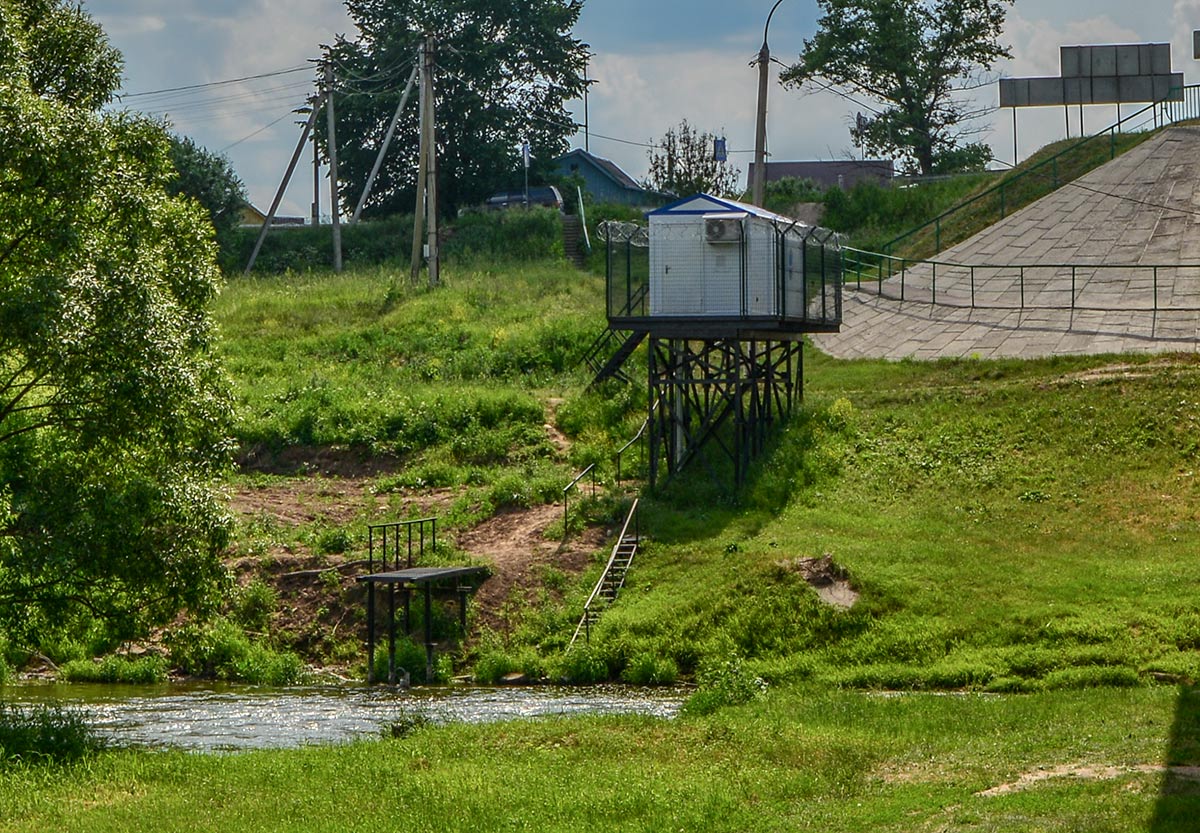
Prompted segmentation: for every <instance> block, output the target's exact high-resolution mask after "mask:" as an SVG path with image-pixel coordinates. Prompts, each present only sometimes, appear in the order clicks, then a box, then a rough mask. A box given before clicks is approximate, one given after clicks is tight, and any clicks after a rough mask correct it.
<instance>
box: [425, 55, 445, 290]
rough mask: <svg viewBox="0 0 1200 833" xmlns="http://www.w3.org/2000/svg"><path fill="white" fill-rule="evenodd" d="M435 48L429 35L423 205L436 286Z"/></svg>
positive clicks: (438, 267) (438, 258) (432, 283)
mask: <svg viewBox="0 0 1200 833" xmlns="http://www.w3.org/2000/svg"><path fill="white" fill-rule="evenodd" d="M436 46H437V41H436V39H435V38H434V36H433V35H430V36H429V37H428V39H427V40H426V47H425V74H426V79H425V107H426V109H427V110H428V119H427V120H426V123H425V129H426V130H427V131H428V132H429V144H428V145H427V146H426V153H427V155H426V157H425V163H426V165H428V167H429V172H428V173H427V174H426V180H425V187H426V189H427V190H426V192H425V205H426V206H427V207H428V211H429V216H428V218H427V225H428V227H429V285H430V286H437V285H438V284H439V283H441V252H440V251H439V247H438V199H437V197H438V186H437V168H438V164H437V163H438V158H437V118H436V117H435V112H434V111H435V105H436V102H435V100H434V95H433V53H434V49H435V48H436Z"/></svg>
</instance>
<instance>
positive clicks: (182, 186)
mask: <svg viewBox="0 0 1200 833" xmlns="http://www.w3.org/2000/svg"><path fill="white" fill-rule="evenodd" d="M169 139H170V156H171V165H172V167H174V169H175V176H174V177H172V178H171V179H170V180H169V181H168V182H167V186H166V187H167V193H168V194H170V195H171V196H173V197H183V198H185V199H191V200H195V201H196V202H197V203H199V204H200V207H201V208H203V209H204V211H205V212H206V213H207V214H208V219H209V222H211V223H212V226H213V228H214V229H215V230H216V240H217V246H218V247H219V248H220V249H221V250H222V251H225V250H226V249H227V248H228V247H229V245H230V243H231V242H232V236H233V234H234V231H235V229H237V227H238V223H240V222H241V219H242V217H241V214H242V208H243V207H244V206H245V205H246V187H245V185H243V184H242V181H241V179H239V178H238V175H237V173H236V172H235V171H234V170H233V166H232V165H231V164H230V162H229V159H227V158H226V157H224V156H222V155H221V154H219V153H213V152H212V151H209V150H205V149H204V148H202V147H200V146H199V145H197V144H196V143H195V142H194V141H192V140H191V139H190V138H188V137H186V136H176V135H171V136H170V137H169Z"/></svg>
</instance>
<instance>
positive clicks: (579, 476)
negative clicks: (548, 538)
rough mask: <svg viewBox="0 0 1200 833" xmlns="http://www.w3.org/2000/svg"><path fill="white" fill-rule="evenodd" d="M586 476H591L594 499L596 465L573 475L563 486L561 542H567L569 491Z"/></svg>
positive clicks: (593, 464)
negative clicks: (572, 478) (573, 477)
mask: <svg viewBox="0 0 1200 833" xmlns="http://www.w3.org/2000/svg"><path fill="white" fill-rule="evenodd" d="M588 474H591V475H592V497H593V498H594V497H595V496H596V464H595V463H592V464H591V465H590V466H588V467H587V468H586V469H584V470H583V471H581V472H580V473H579V474H577V475H575V479H574V480H572V481H571V482H570V483H568V484H567V485H566V486H563V490H562V491H563V540H564V541H565V540H567V536H568V535H569V534H570V533H569V532H568V530H569V527H568V525H567V520H568V513H567V509H568V504H569V502H570V495H571V489H572V488H574V487H575V486H577V485H578V484H579V481H580V480H583V478H585V477H587V475H588Z"/></svg>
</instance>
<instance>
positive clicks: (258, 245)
mask: <svg viewBox="0 0 1200 833" xmlns="http://www.w3.org/2000/svg"><path fill="white" fill-rule="evenodd" d="M320 109H321V108H320V97H318V100H317V101H314V102H313V109H312V112H311V113H309V114H308V121H306V122H305V123H304V132H303V133H301V134H300V141H299V142H297V143H296V151H295V153H293V154H292V161H291V162H289V163H288V168H287V173H285V174H284V175H283V181H282V182H280V183H279V190H278V191H276V192H275V199H274V200H272V201H271V210H270V211H268V212H267V217H266V219H265V220H263V224H262V229H260V230H259V232H258V240H256V241H255V243H254V251H253V252H251V253H250V262H249V263H247V264H246V272H245V274H246V275H249V274H250V270H251V269H253V268H254V261H256V260H258V253H259V251H260V250H261V249H262V244H263V241H264V240H266V238H267V231H268V230H269V229H270V228H271V223H272V222H273V221H274V220H275V212H276V211H278V210H279V203H280V202H281V201H282V200H283V194H284V192H285V191H287V187H288V183H289V182H291V181H292V174H293V173H295V172H296V163H297V162H299V161H300V154H301V153H303V152H304V143H305V142H307V141H308V134H309V131H311V130H312V129H313V125H314V124H316V121H317V112H318V111H319V110H320Z"/></svg>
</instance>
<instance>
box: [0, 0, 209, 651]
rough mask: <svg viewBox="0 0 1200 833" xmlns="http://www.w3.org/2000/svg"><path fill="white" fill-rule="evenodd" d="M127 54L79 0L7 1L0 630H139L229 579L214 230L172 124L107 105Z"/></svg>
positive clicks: (2, 103) (2, 119) (2, 50)
mask: <svg viewBox="0 0 1200 833" xmlns="http://www.w3.org/2000/svg"><path fill="white" fill-rule="evenodd" d="M120 66H121V64H120V55H119V53H117V52H116V51H115V50H113V49H112V48H111V47H110V46H109V44H108V42H107V39H106V38H105V36H104V34H103V32H102V31H101V30H100V28H99V27H97V26H96V25H95V24H94V23H93V22H92V21H91V20H90V19H88V18H87V16H86V15H85V14H83V13H82V12H80V10H79V9H78V8H76V7H75V6H74V5H72V4H70V3H69V2H64V1H63V0H4V2H0V628H6V629H7V630H9V632H10V633H11V634H13V635H14V636H19V637H21V638H24V639H28V640H31V641H35V642H36V640H37V638H38V636H39V634H41V633H45V632H46V631H47V630H48V629H49V628H51V627H54V626H59V625H61V624H62V622H64V621H65V620H71V619H72V618H74V617H85V618H87V619H91V620H96V621H100V622H103V623H105V624H106V625H107V627H108V628H109V634H110V635H111V636H112V637H113V638H121V639H128V638H132V637H135V636H137V635H139V634H141V633H143V632H144V631H145V629H146V628H147V627H149V626H151V625H154V624H163V623H166V622H169V621H170V620H171V619H172V618H173V617H174V616H175V615H176V613H177V612H178V611H179V610H180V609H182V608H183V607H186V606H191V607H197V608H199V607H203V606H204V605H206V604H207V603H208V602H209V601H210V600H211V599H212V597H213V595H214V591H215V590H216V589H217V588H218V587H219V584H220V581H221V580H222V578H223V570H222V568H221V566H220V562H219V559H218V557H217V556H218V554H219V551H220V549H221V548H222V547H223V545H224V543H225V538H226V523H225V514H224V510H223V509H222V508H221V505H220V503H219V501H218V499H217V495H216V494H215V492H214V491H213V489H212V488H210V485H209V484H210V483H211V482H212V478H213V476H214V475H215V474H217V473H218V472H219V471H220V470H221V469H222V468H223V466H224V465H225V462H226V459H227V456H228V450H227V447H226V440H225V437H226V436H227V426H228V419H229V400H228V396H227V393H226V388H225V384H224V381H223V375H222V373H221V371H220V368H219V365H218V363H217V360H216V358H215V355H214V349H213V348H214V345H213V329H212V325H211V321H210V316H209V313H208V304H209V301H210V300H211V299H212V297H213V295H214V293H215V292H216V289H217V278H218V273H217V269H216V265H215V260H214V254H215V249H214V246H213V240H212V231H211V229H210V227H209V224H208V222H207V220H206V219H205V217H204V215H203V212H202V211H201V209H200V208H199V207H198V206H196V205H195V204H192V203H189V202H185V201H182V200H178V199H173V198H171V197H170V196H168V194H167V192H166V187H167V185H168V184H169V183H170V181H171V180H172V178H173V176H174V172H173V170H172V167H171V163H170V159H169V154H168V142H167V140H166V136H165V134H164V132H163V129H162V127H161V126H160V125H158V124H156V123H154V122H151V121H148V120H146V119H143V118H139V117H136V116H131V115H128V114H122V113H112V112H102V111H101V110H100V109H99V108H100V107H101V105H103V104H104V103H106V102H108V101H110V100H111V98H112V94H113V92H114V90H115V88H116V84H117V83H118V79H119V77H120Z"/></svg>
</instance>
